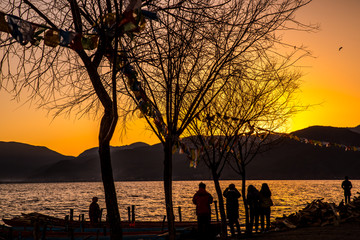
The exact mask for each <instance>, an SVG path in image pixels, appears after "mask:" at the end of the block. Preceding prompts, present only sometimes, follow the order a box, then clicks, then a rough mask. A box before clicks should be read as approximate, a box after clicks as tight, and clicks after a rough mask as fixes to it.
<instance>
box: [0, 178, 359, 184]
mask: <svg viewBox="0 0 360 240" xmlns="http://www.w3.org/2000/svg"><path fill="white" fill-rule="evenodd" d="M342 180H343V179H342V178H334V179H246V181H342ZM351 180H360V179H356V178H352V179H351ZM162 181H163V180H141V179H140V180H134V179H131V180H115V182H162ZM183 181H212V179H184V180H179V179H177V180H173V182H183ZM220 181H241V179H220ZM72 182H73V183H81V182H85V183H86V182H91V183H92V182H99V183H102V181H101V180H76V181H75V180H69V181H0V184H32V183H72Z"/></svg>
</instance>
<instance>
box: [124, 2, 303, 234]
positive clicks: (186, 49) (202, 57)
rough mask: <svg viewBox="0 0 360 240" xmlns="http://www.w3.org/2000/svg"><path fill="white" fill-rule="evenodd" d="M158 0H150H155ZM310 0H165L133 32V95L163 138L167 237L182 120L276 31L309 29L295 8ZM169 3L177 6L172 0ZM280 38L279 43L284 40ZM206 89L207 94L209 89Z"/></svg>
mask: <svg viewBox="0 0 360 240" xmlns="http://www.w3.org/2000/svg"><path fill="white" fill-rule="evenodd" d="M156 2H157V1H156ZM309 2H310V1H274V0H268V1H260V0H259V1H225V0H224V1H215V2H213V1H179V2H177V1H169V2H168V3H167V5H165V6H164V5H161V4H155V2H152V3H153V4H154V5H152V8H150V9H151V10H152V11H157V10H159V6H163V7H165V8H166V10H165V11H162V12H161V13H159V14H158V17H159V20H158V21H156V22H155V21H153V22H151V23H150V24H149V25H150V27H149V28H146V29H145V30H144V31H143V32H141V33H140V35H139V37H138V38H136V39H135V40H134V41H132V42H129V45H127V46H126V47H130V45H132V48H130V49H126V52H128V53H129V55H128V56H126V57H127V59H128V61H129V62H131V63H132V66H133V67H134V68H135V69H136V70H137V72H138V75H137V77H138V79H139V82H141V86H142V88H143V90H144V92H146V93H147V96H146V98H140V99H141V101H138V100H137V98H138V96H136V94H133V92H132V91H131V89H129V90H128V91H129V94H130V95H131V96H133V99H134V100H135V102H136V103H137V104H138V105H139V108H140V109H142V110H141V111H142V112H143V113H145V114H144V117H146V119H147V122H148V123H149V126H150V128H151V129H152V130H153V131H154V132H155V134H156V135H157V136H158V138H159V139H160V141H161V142H162V144H163V146H164V154H165V157H164V188H165V200H166V210H167V218H168V224H169V231H170V239H173V238H174V237H175V234H174V232H175V228H174V214H173V204H172V151H173V149H174V147H175V146H176V145H177V142H178V139H179V137H180V136H181V135H182V134H183V132H184V131H185V129H186V128H187V127H188V125H189V124H190V123H191V122H192V121H193V120H194V118H195V117H196V116H197V115H198V114H199V113H200V112H202V111H203V109H204V108H205V107H206V106H207V105H208V104H209V103H210V102H211V101H212V100H213V97H211V96H216V95H217V94H219V93H220V92H221V91H222V88H223V87H224V86H225V85H226V84H227V82H228V80H229V78H230V76H229V75H228V72H229V71H231V70H232V69H234V68H235V67H234V66H244V65H246V64H247V63H249V62H253V61H256V59H258V58H259V57H260V56H261V55H262V54H263V53H264V52H265V51H267V50H268V49H273V50H274V47H275V45H277V44H280V45H281V44H282V42H281V39H280V38H279V37H278V36H277V35H276V31H278V30H285V29H289V28H291V29H298V30H300V29H301V30H309V26H306V25H302V24H300V23H298V22H297V21H295V20H294V13H295V12H296V11H297V10H298V9H299V8H301V7H303V6H305V5H306V4H308V3H309ZM172 6H176V7H172ZM284 46H285V45H284ZM210 91H211V92H212V94H211V96H209V95H208V93H209V92H210Z"/></svg>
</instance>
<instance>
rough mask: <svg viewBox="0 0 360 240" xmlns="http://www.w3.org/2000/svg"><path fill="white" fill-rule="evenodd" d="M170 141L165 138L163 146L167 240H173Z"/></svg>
mask: <svg viewBox="0 0 360 240" xmlns="http://www.w3.org/2000/svg"><path fill="white" fill-rule="evenodd" d="M172 146H173V142H172V139H170V138H166V140H165V146H164V153H165V156H164V191H165V204H166V217H167V219H168V229H169V240H175V237H176V232H175V222H174V208H173V200H172Z"/></svg>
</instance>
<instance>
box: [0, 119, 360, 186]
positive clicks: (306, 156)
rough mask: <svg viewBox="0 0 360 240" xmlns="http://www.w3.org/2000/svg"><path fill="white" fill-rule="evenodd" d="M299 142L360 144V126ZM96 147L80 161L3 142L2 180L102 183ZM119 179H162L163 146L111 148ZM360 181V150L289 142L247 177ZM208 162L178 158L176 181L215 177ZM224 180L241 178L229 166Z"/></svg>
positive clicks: (306, 133)
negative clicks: (193, 164)
mask: <svg viewBox="0 0 360 240" xmlns="http://www.w3.org/2000/svg"><path fill="white" fill-rule="evenodd" d="M292 134H293V135H296V136H298V137H300V138H306V139H312V140H317V141H326V142H331V143H338V144H344V145H347V146H360V126H358V127H356V128H336V127H324V126H313V127H309V128H305V129H302V130H299V131H296V132H293V133H292ZM97 150H98V149H97V148H92V149H88V150H86V151H84V152H83V153H82V154H80V155H79V156H78V157H71V156H64V155H61V154H59V153H57V152H54V151H52V150H50V149H48V148H46V147H37V146H31V145H28V144H22V143H16V142H0V164H1V168H0V182H64V181H67V182H68V181H100V180H101V173H100V162H99V157H98V152H97ZM111 155H112V163H113V171H114V177H115V179H116V180H117V181H139V180H142V181H147V180H162V176H163V148H162V145H161V144H155V145H152V146H150V145H148V144H146V143H134V144H131V145H128V146H121V147H112V148H111ZM345 175H348V176H349V177H350V178H351V179H360V151H345V150H344V149H342V148H337V147H319V146H314V145H312V144H305V143H302V142H299V141H295V140H292V139H290V138H284V139H283V140H282V141H281V142H280V143H279V144H277V145H275V146H273V148H272V149H271V150H269V151H267V152H265V153H262V154H259V155H258V156H257V157H256V158H255V159H254V160H253V161H252V162H251V163H250V164H249V165H248V167H247V178H248V179H343V178H344V176H345ZM210 178H211V174H210V172H209V170H208V169H207V168H205V166H203V164H201V162H200V164H199V166H198V167H197V168H196V169H194V168H190V167H189V160H188V159H187V157H186V156H185V155H184V154H175V155H174V162H173V179H174V180H201V179H210ZM222 179H239V176H238V175H236V174H235V173H234V172H233V171H232V170H231V169H230V168H225V169H224V172H223V174H222Z"/></svg>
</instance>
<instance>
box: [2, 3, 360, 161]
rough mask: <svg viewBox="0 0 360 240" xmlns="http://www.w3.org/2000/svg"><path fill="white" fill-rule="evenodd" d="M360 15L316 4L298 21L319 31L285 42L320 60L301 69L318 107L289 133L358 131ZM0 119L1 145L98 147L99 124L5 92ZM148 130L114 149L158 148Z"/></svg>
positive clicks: (135, 127) (137, 129)
mask: <svg viewBox="0 0 360 240" xmlns="http://www.w3.org/2000/svg"><path fill="white" fill-rule="evenodd" d="M359 12H360V1H359V0H341V1H340V0H313V2H312V3H311V4H310V5H308V6H307V7H306V8H304V9H303V10H301V11H300V12H299V13H298V17H299V19H300V20H301V21H303V22H305V23H318V24H320V28H321V29H320V31H319V32H317V33H291V34H290V33H286V35H285V36H284V38H285V39H286V40H288V41H290V42H292V43H293V44H294V45H302V44H303V45H305V46H307V47H308V48H309V49H310V50H312V53H313V55H314V56H315V58H307V59H306V61H303V62H302V63H301V65H303V66H305V67H304V68H303V70H302V71H303V73H304V74H305V75H304V77H303V78H302V81H303V84H302V87H301V89H302V92H301V94H300V95H299V99H300V100H301V101H302V103H303V104H305V105H306V104H310V105H313V107H311V108H310V109H308V110H307V111H306V112H303V113H300V114H298V115H297V116H295V117H294V118H293V119H292V125H291V126H290V131H294V130H298V129H302V128H305V127H308V126H312V125H326V126H335V127H355V126H357V125H359V124H360V111H359V108H360V107H359V104H360V61H359V59H358V58H359V56H360V28H359V26H360V14H359ZM340 47H342V49H341V50H340V51H339V48H340ZM22 100H25V98H23V99H22ZM0 115H1V117H0V141H17V142H23V143H29V144H32V145H38V146H46V147H48V148H50V149H52V150H55V151H57V152H59V153H62V154H65V155H73V156H77V155H79V154H80V153H81V152H83V151H84V150H86V149H88V148H91V147H96V146H97V134H98V129H99V121H98V120H93V119H88V118H86V117H85V118H82V119H75V118H74V117H73V118H72V117H70V118H65V117H58V118H56V119H54V120H53V119H52V118H51V116H48V114H47V112H46V111H44V110H41V109H37V108H36V106H35V105H30V104H25V103H24V102H22V101H21V102H16V101H11V96H10V95H9V94H8V93H6V92H5V91H3V90H1V91H0ZM144 126H145V125H144V124H143V123H142V122H141V120H138V121H136V122H134V123H132V124H130V125H129V129H128V130H127V134H126V135H123V136H120V131H119V130H117V131H116V135H115V136H114V137H113V140H112V143H111V144H112V145H115V146H119V145H126V144H131V143H133V142H137V141H142V142H147V143H149V144H154V143H157V142H158V140H157V138H156V137H155V136H154V135H152V134H151V133H150V132H149V131H147V130H145V127H144Z"/></svg>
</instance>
